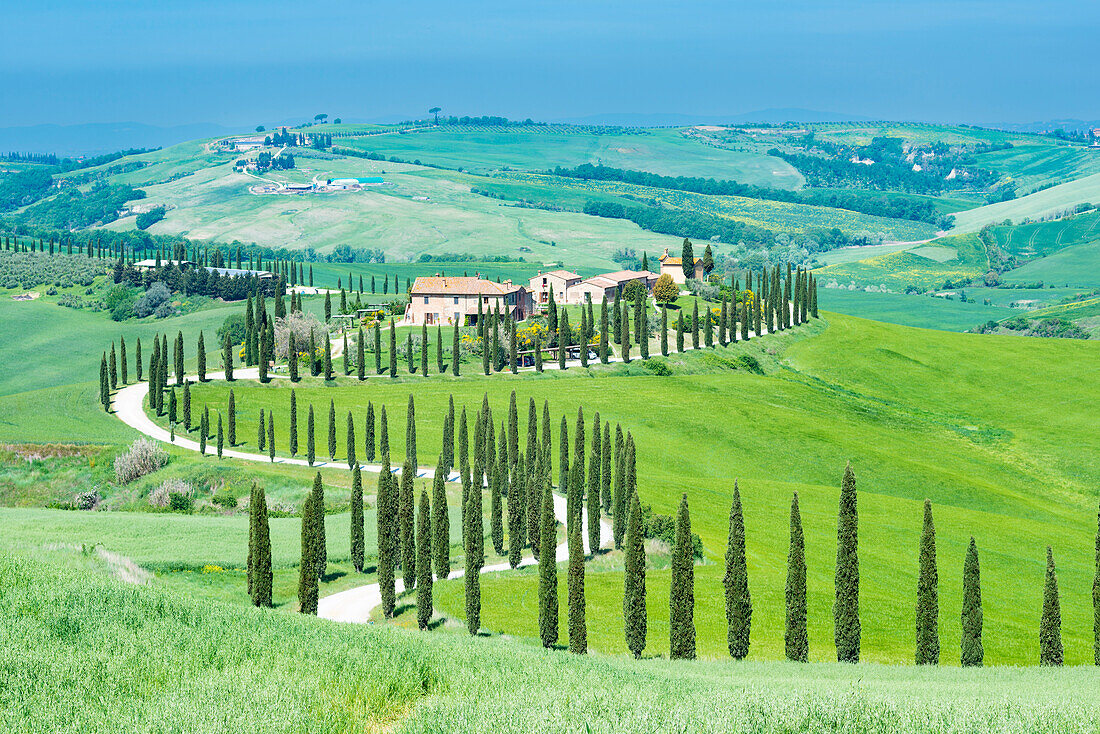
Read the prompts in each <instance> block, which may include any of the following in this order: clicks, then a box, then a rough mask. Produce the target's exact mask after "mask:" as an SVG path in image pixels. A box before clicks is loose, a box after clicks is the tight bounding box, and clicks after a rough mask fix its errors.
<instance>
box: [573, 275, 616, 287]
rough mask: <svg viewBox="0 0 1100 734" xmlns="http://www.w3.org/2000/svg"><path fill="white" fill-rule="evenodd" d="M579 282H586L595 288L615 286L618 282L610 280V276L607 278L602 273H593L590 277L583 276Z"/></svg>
mask: <svg viewBox="0 0 1100 734" xmlns="http://www.w3.org/2000/svg"><path fill="white" fill-rule="evenodd" d="M581 282H582V283H588V284H589V285H594V286H596V287H597V288H611V287H612V286H616V285H618V284H619V281H617V280H612V279H611V278H608V277H607V276H604V275H593V276H592V277H591V278H585V279H584V280H582V281H581Z"/></svg>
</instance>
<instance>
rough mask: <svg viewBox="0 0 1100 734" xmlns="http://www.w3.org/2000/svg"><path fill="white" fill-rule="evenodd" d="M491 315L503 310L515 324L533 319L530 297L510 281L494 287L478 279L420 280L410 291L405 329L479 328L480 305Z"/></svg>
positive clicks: (438, 276)
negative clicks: (410, 326) (452, 326)
mask: <svg viewBox="0 0 1100 734" xmlns="http://www.w3.org/2000/svg"><path fill="white" fill-rule="evenodd" d="M479 303H480V304H481V311H482V312H483V313H488V312H489V311H495V310H496V308H497V306H500V307H501V309H502V310H503V312H504V313H506V314H508V315H509V316H510V317H511V318H513V319H515V320H516V321H523V320H524V319H526V318H527V317H528V316H530V315H531V312H532V310H533V304H532V302H531V294H530V293H528V292H527V289H526V288H524V287H523V286H522V285H515V284H513V283H512V281H510V280H506V281H504V282H503V283H494V282H493V281H491V280H486V279H484V278H482V277H480V276H478V277H473V278H471V277H466V276H463V277H461V278H459V277H451V276H440V275H436V276H429V277H420V278H417V279H416V280H415V281H414V282H413V284H412V288H410V289H409V305H408V306H407V307H406V309H405V319H404V321H403V322H402V323H403V324H405V325H419V324H426V325H428V326H435V325H436V324H441V325H443V326H448V325H454V324H459V325H469V326H473V325H475V324H477V314H478V304H479Z"/></svg>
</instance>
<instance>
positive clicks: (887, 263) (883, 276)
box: [814, 234, 988, 291]
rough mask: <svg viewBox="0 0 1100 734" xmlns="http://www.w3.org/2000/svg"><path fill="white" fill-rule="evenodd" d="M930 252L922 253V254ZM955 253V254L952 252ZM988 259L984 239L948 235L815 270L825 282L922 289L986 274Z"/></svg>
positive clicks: (819, 279) (844, 284) (816, 274)
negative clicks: (901, 248)
mask: <svg viewBox="0 0 1100 734" xmlns="http://www.w3.org/2000/svg"><path fill="white" fill-rule="evenodd" d="M921 252H923V253H926V255H927V256H926V255H922V254H919V253H921ZM952 253H954V254H952ZM987 269H988V261H987V259H986V256H985V250H984V247H983V246H982V243H981V240H980V239H979V238H978V236H977V235H974V234H962V235H947V236H946V237H940V238H939V239H936V240H933V241H932V242H931V243H929V244H928V245H922V246H919V247H916V248H913V249H909V250H903V251H899V252H891V253H888V254H885V255H877V256H874V257H870V258H867V259H865V260H855V261H848V262H839V263H837V264H835V265H828V266H826V267H824V268H819V269H817V270H816V271H814V272H815V276H816V277H817V279H818V281H819V282H820V283H821V284H823V285H828V284H829V283H832V282H834V281H835V282H836V283H837V284H839V285H841V286H846V285H849V284H851V283H855V284H856V285H874V286H886V287H887V288H888V289H890V290H892V291H904V290H905V288H906V286H910V285H911V286H915V287H917V288H920V289H921V290H927V289H929V288H939V287H940V285H941V284H942V283H943V282H944V281H946V280H964V279H966V278H976V277H979V276H982V275H984V274H985V272H986V270H987Z"/></svg>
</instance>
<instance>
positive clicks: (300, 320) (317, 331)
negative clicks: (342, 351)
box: [226, 311, 328, 359]
mask: <svg viewBox="0 0 1100 734" xmlns="http://www.w3.org/2000/svg"><path fill="white" fill-rule="evenodd" d="M226 320H227V321H228V319H226ZM292 331H293V332H294V348H295V350H297V351H298V352H299V353H301V352H307V351H309V335H310V333H311V332H312V333H313V339H314V342H315V343H316V345H317V346H318V348H319V349H321V350H323V349H324V347H325V336H326V335H327V334H328V328H327V327H325V325H324V324H322V323H321V322H320V321H319V320H318V319H317V317H316V316H314V315H313V314H311V313H304V312H302V311H293V312H291V313H288V314H287V315H286V316H285V317H284V318H279V319H275V354H276V355H277V357H278V358H279V359H286V356H287V354H286V353H287V347H288V346H289V343H290V332H292ZM242 333H243V331H242ZM322 353H323V352H322Z"/></svg>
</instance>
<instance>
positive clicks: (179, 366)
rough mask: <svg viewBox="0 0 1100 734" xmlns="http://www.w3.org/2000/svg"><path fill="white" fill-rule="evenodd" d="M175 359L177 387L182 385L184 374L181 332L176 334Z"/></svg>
mask: <svg viewBox="0 0 1100 734" xmlns="http://www.w3.org/2000/svg"><path fill="white" fill-rule="evenodd" d="M125 356H126V355H125V354H123V357H125ZM175 357H176V364H175V371H176V384H177V385H182V384H183V378H184V372H183V332H182V331H180V332H177V333H176V343H175ZM123 372H124V373H125V369H123Z"/></svg>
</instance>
